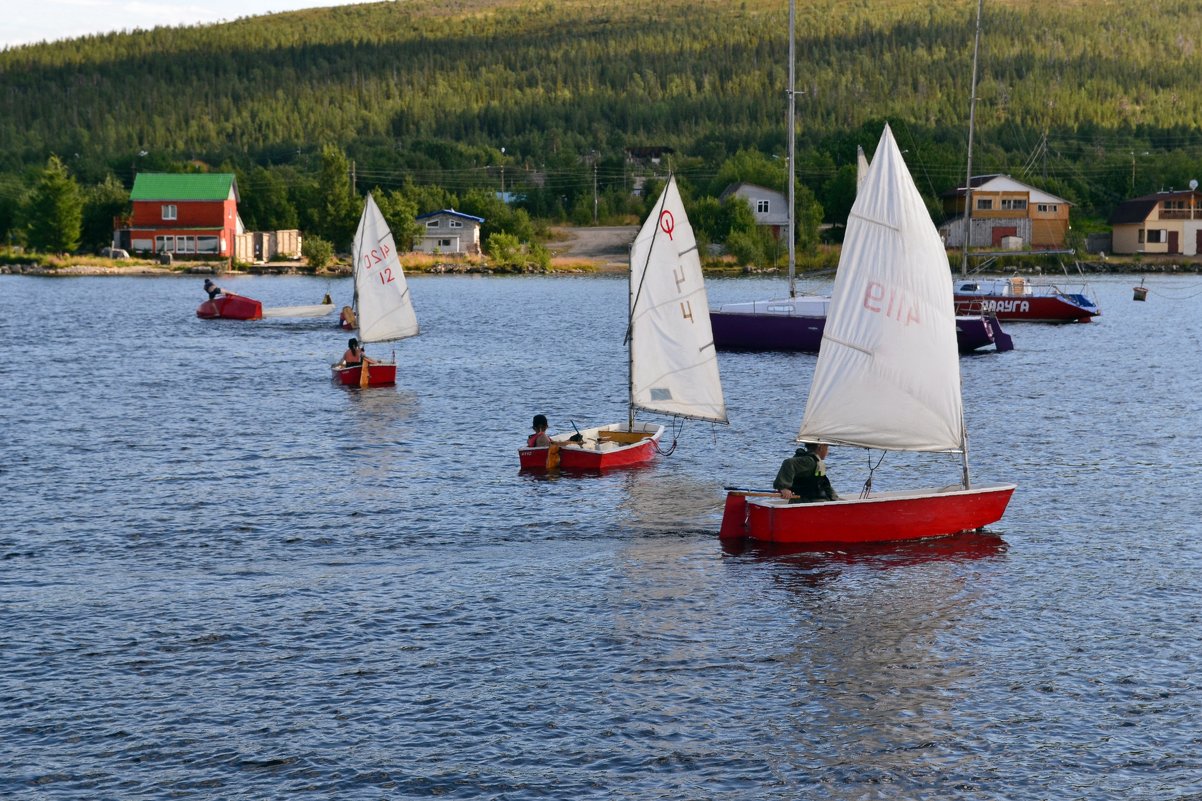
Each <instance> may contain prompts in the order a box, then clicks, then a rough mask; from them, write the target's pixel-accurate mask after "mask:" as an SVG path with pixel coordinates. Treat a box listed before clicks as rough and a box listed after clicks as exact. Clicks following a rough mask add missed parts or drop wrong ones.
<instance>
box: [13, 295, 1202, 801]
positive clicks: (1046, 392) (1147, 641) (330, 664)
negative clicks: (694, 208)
mask: <svg viewBox="0 0 1202 801" xmlns="http://www.w3.org/2000/svg"><path fill="white" fill-rule="evenodd" d="M200 283H201V281H200V280H199V279H195V278H186V279H185V278H117V277H97V278H57V279H52V278H29V277H20V276H0V307H2V309H3V311H2V314H0V334H2V336H0V348H2V351H3V354H2V355H3V358H2V359H0V376H2V378H3V386H4V401H3V404H0V430H2V431H3V432H4V434H3V436H2V437H0V495H2V497H3V523H2V529H0V655H2V657H3V668H2V670H0V708H2V709H3V712H4V714H3V716H2V718H0V797H5V798H14V799H34V798H37V799H43V798H45V799H77V798H89V799H92V798H114V799H118V798H119V799H163V798H284V797H287V798H339V799H391V798H421V797H430V796H437V797H445V798H473V799H474V798H497V799H500V798H504V799H535V798H555V799H560V798H572V799H579V798H598V799H609V798H632V799H790V800H791V799H799V798H832V799H877V798H879V799H917V798H930V799H986V798H987V799H1101V798H1123V799H1169V798H1187V797H1193V796H1194V795H1195V794H1198V793H1202V675H1200V674H1199V671H1198V670H1197V667H1198V661H1199V659H1198V656H1197V655H1198V654H1199V652H1200V651H1202V619H1200V618H1202V597H1200V593H1199V588H1200V586H1202V579H1199V569H1200V568H1202V546H1200V545H1199V541H1198V540H1199V534H1200V532H1202V524H1200V523H1199V509H1200V506H1202V504H1200V501H1199V495H1202V493H1200V492H1199V490H1200V489H1202V479H1200V477H1199V476H1200V468H1202V455H1200V453H1202V441H1200V440H1202V437H1200V435H1199V424H1200V421H1202V413H1200V410H1199V400H1198V398H1199V397H1200V395H1202V379H1200V378H1199V375H1200V373H1199V363H1200V358H1199V354H1200V352H1202V314H1200V311H1202V278H1200V277H1197V276H1178V277H1159V278H1155V279H1152V278H1150V279H1148V284H1149V286H1150V287H1151V288H1152V294H1151V295H1150V296H1149V300H1148V302H1146V303H1136V302H1133V301H1132V299H1131V289H1130V288H1131V286H1132V284H1133V283H1138V279H1133V278H1132V277H1130V276H1126V277H1109V278H1104V279H1098V280H1094V281H1093V283H1092V287H1093V289H1094V290H1095V291H1096V293H1097V294H1098V296H1099V299H1100V301H1101V303H1102V307H1103V310H1104V316H1103V317H1102V318H1101V319H1100V320H1099V321H1098V322H1096V323H1094V324H1090V325H1079V326H1067V327H1044V326H1031V325H1026V326H1022V325H1011V326H1009V329H1010V330H1011V332H1012V333H1013V334H1014V338H1015V344H1016V348H1017V349H1016V350H1015V351H1013V352H1011V353H1006V354H979V355H974V356H970V357H965V358H963V359H962V360H961V367H962V372H963V377H964V391H965V404H966V413H967V416H968V420H969V426H970V433H971V446H972V466H973V473H974V477H975V478H976V479H978V480H980V481H983V482H985V481H996V480H1012V481H1015V482H1016V483H1017V484H1018V485H1019V489H1018V491H1017V492H1016V493H1015V495H1014V499H1013V501H1012V502H1011V505H1010V508H1009V510H1008V512H1007V514H1006V516H1005V518H1004V519H1003V520H1002V521H1001V522H1000V523H999V524H998V525H997V526H995V527H994V530H993V532H992V533H991V534H989V535H973V536H960V537H956V538H951V539H946V540H939V541H931V542H925V543H918V544H909V545H898V546H881V547H875V548H872V549H868V550H858V551H852V552H848V551H834V552H793V553H789V552H779V551H778V552H772V551H765V550H760V549H754V548H748V549H742V550H740V549H724V548H723V547H722V546H721V545H720V544H719V542H718V540H717V537H716V532H717V529H718V524H719V520H720V516H721V505H722V500H723V493H722V487H723V486H724V485H726V484H737V485H742V486H764V485H766V484H768V483H769V482H770V481H771V479H772V476H773V475H774V473H775V470H776V467H777V466H778V465H779V463H780V460H781V459H783V458H784V457H785V456H787V455H788V454H789V453H790V452H791V451H792V447H793V446H792V437H793V434H794V432H795V431H796V429H797V426H798V424H799V422H800V418H801V412H802V409H803V406H804V400H805V394H806V387H807V385H808V381H809V377H810V374H811V371H812V369H813V364H814V357H813V356H808V355H799V354H726V353H724V354H722V355H721V360H720V366H721V372H722V379H723V383H724V386H725V390H726V395H727V399H728V403H729V406H730V417H731V425H730V426H729V427H723V426H717V427H712V426H709V425H708V424H698V423H689V424H686V425H685V426H684V429H683V431H682V432H681V435H680V437H679V445H678V447H677V449H676V451H675V453H673V454H672V455H671V456H669V457H667V458H660V459H659V460H657V462H655V463H654V464H653V465H651V466H650V467H647V468H644V469H639V470H632V471H625V472H616V473H612V474H606V475H604V476H584V477H571V476H562V477H557V476H551V477H543V476H534V475H524V474H520V473H519V472H518V470H517V453H516V448H517V447H518V445H519V444H520V443H521V442H522V441H524V438H525V436H526V433H527V431H528V426H529V421H530V417H531V416H532V415H533V414H534V413H536V412H544V413H546V414H547V415H548V416H549V417H550V419H551V421H552V429H553V430H555V431H561V430H564V429H569V428H570V427H571V422H575V423H576V424H577V425H579V426H580V427H582V428H583V427H584V425H585V424H590V425H595V424H598V423H606V422H614V421H618V420H621V419H623V418H624V415H625V382H626V355H625V350H624V349H623V346H622V335H623V320H624V314H625V312H624V307H625V302H626V299H625V298H626V295H625V292H626V286H625V281H624V279H620V278H605V277H587V278H564V277H559V278H464V277H416V278H412V279H411V287H412V291H413V297H414V303H415V306H416V308H417V314H418V318H419V320H420V322H421V325H422V329H423V330H422V334H421V335H420V336H419V337H417V338H414V339H411V340H406V341H404V342H400V343H396V344H395V346H392V345H385V346H375V347H374V348H371V349H369V353H371V354H373V355H376V356H384V355H387V354H388V353H389V352H390V351H391V350H393V348H394V347H395V351H396V356H397V359H398V360H399V362H400V365H401V369H400V370H399V379H398V385H397V386H396V387H395V388H389V389H376V390H368V391H360V390H358V389H351V390H348V389H343V388H340V387H337V386H334V385H333V384H332V383H331V382H330V379H329V370H328V364H329V362H331V361H333V360H334V359H336V358H337V357H338V356H339V355H340V354H341V352H342V350H343V348H344V346H345V336H344V335H343V334H341V333H340V332H338V331H337V330H336V329H335V328H334V327H333V324H334V321H333V320H332V319H329V318H327V319H322V320H266V321H260V322H242V323H239V322H228V321H203V320H198V319H197V318H196V317H195V316H194V310H195V307H196V306H197V305H198V304H199V303H200V301H201V299H202V297H203V296H202V292H201V287H200ZM223 283H225V284H227V285H228V286H229V287H230V288H232V289H234V290H235V291H239V292H242V293H244V294H248V295H251V296H254V297H258V298H260V299H261V300H262V301H263V302H264V304H265V305H266V306H285V305H296V304H305V303H315V302H317V301H318V300H319V299H320V297H321V295H322V294H324V293H325V292H327V291H328V292H330V293H331V294H332V295H333V296H334V298H335V300H336V301H338V302H346V300H347V299H348V298H349V295H350V287H349V282H348V281H346V280H341V281H326V280H321V279H312V278H292V277H289V278H283V277H263V278H244V279H231V280H229V281H223ZM782 283H783V282H781V281H779V280H774V281H771V282H769V281H759V280H714V281H711V282H710V296H711V300H712V301H713V302H718V301H732V300H740V299H750V298H753V297H757V296H762V295H765V294H772V293H779V292H781V291H782V290H783V286H782ZM808 288H810V289H816V290H824V289H829V284H825V285H824V284H819V283H816V284H814V285H813V286H811V287H808ZM932 460H933V461H932ZM828 464H829V467H830V470H831V474H832V478H833V480H834V482H835V485H836V486H837V487H838V488H840V489H841V490H844V491H847V490H851V491H854V490H855V489H856V488H858V486H859V484H860V483H861V482H862V481H863V479H864V476H865V472H866V468H867V464H868V459H867V457H866V456H865V455H864V454H862V453H853V452H848V451H846V450H838V449H837V450H836V451H835V452H834V453H833V454H832V456H831V458H830V459H829V460H828ZM928 474H929V475H928ZM935 476H946V483H950V482H951V481H954V480H956V478H957V477H958V466H957V463H956V462H955V461H954V460H951V461H948V460H946V459H945V458H944V457H924V458H923V459H909V458H905V457H894V456H891V457H889V459H887V460H886V461H885V463H884V464H883V465H882V467H881V468H880V470H879V471H878V473H877V478H876V487H877V488H878V489H888V488H896V487H900V486H904V485H907V484H910V485H913V484H915V483H919V482H924V483H925V480H926V479H927V478H928V477H931V478H934V477H935ZM934 480H937V481H939V482H940V483H945V480H944V479H934Z"/></svg>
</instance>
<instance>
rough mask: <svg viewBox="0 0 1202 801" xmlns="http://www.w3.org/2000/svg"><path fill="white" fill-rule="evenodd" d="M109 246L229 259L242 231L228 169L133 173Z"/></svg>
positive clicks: (234, 185)
mask: <svg viewBox="0 0 1202 801" xmlns="http://www.w3.org/2000/svg"><path fill="white" fill-rule="evenodd" d="M129 199H130V202H131V204H132V206H133V211H132V212H131V213H130V215H129V217H128V218H126V219H125V220H123V221H122V224H121V225H120V227H119V228H118V229H117V230H116V231H115V232H114V236H113V244H114V245H115V246H116V247H120V248H125V249H126V250H132V251H136V252H140V253H153V254H160V253H171V254H173V255H174V254H179V255H181V256H186V255H208V256H219V257H222V258H228V257H229V256H231V255H233V253H234V242H235V239H236V238H237V237H238V236H239V235H241V234H242V233H243V232H244V227H243V225H242V220H241V219H240V218H239V217H238V184H237V182H236V181H235V180H234V176H233V174H232V173H153V172H152V173H146V172H143V173H138V175H137V176H136V177H135V178H134V187H133V189H132V190H131V191H130V194H129Z"/></svg>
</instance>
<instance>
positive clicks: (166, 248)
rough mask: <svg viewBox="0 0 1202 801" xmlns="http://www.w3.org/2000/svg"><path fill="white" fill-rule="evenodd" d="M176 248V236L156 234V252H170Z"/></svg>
mask: <svg viewBox="0 0 1202 801" xmlns="http://www.w3.org/2000/svg"><path fill="white" fill-rule="evenodd" d="M173 250H175V237H173V236H156V237H155V238H154V252H155V253H170V252H172V251H173Z"/></svg>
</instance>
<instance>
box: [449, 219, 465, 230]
mask: <svg viewBox="0 0 1202 801" xmlns="http://www.w3.org/2000/svg"><path fill="white" fill-rule="evenodd" d="M447 227H448V228H462V227H463V223H462V222H461V221H459V220H448V221H447Z"/></svg>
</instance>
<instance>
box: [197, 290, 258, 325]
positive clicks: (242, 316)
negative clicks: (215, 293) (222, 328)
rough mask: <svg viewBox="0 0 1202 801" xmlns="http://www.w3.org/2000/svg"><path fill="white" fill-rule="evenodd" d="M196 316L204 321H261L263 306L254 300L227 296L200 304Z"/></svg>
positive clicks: (238, 296) (239, 296)
mask: <svg viewBox="0 0 1202 801" xmlns="http://www.w3.org/2000/svg"><path fill="white" fill-rule="evenodd" d="M196 316H197V317H199V318H201V319H202V320H216V319H221V320H261V319H263V304H262V303H260V302H259V301H257V300H255V299H254V298H244V297H242V296H241V295H230V294H225V295H221V296H219V297H217V298H214V299H213V300H206V301H205V302H204V303H202V304H200V307H199V308H198V309H197V310H196Z"/></svg>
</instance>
